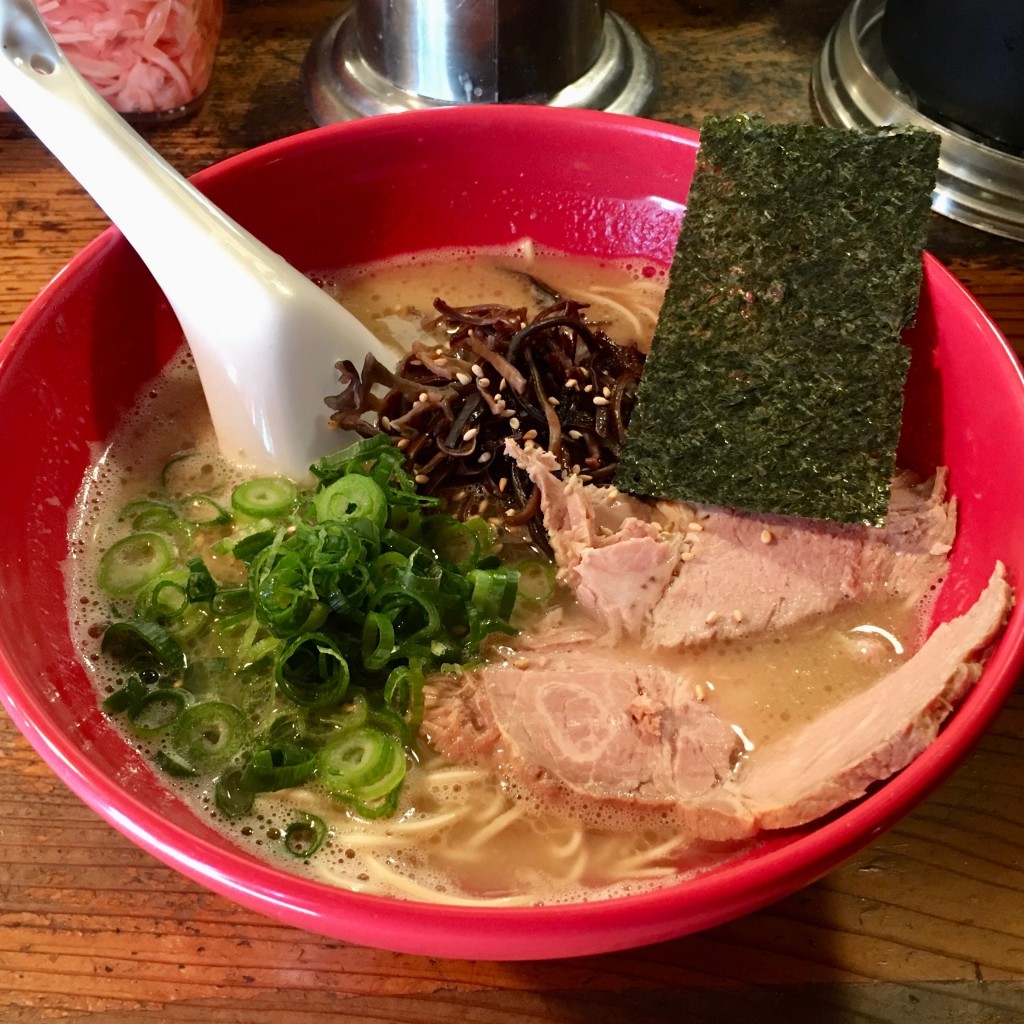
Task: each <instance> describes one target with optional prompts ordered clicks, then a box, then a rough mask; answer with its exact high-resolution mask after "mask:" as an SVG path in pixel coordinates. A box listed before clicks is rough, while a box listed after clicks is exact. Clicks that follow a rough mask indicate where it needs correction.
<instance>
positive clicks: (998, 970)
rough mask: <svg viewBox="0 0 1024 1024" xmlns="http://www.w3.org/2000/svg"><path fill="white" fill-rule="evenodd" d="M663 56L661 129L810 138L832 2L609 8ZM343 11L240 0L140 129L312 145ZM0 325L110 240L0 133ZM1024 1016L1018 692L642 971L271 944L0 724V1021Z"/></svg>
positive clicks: (1023, 772)
mask: <svg viewBox="0 0 1024 1024" xmlns="http://www.w3.org/2000/svg"><path fill="white" fill-rule="evenodd" d="M613 6H614V7H615V9H616V10H618V11H619V12H620V13H622V14H623V15H625V16H626V17H627V18H628V19H629V20H630V21H631V22H632V23H633V24H634V25H635V26H636V27H637V28H638V29H639V30H640V31H642V32H643V33H644V34H645V35H646V36H647V38H648V39H649V40H650V41H651V42H652V43H653V45H654V46H655V48H656V50H657V51H658V54H659V57H660V60H661V67H662V73H663V79H664V82H663V87H662V91H661V96H660V100H659V101H658V104H657V106H656V108H655V110H654V116H655V117H658V118H661V119H664V120H670V121H675V122H678V123H681V124H686V125H691V126H696V125H697V124H698V122H699V120H700V118H701V117H702V116H703V115H704V114H707V113H718V114H729V113H734V112H736V111H738V110H761V111H763V112H765V113H766V114H767V115H768V116H770V117H772V118H775V119H791V120H801V119H803V120H806V119H807V118H808V117H809V113H810V106H809V100H808V72H809V69H810V67H811V64H812V62H813V60H814V59H815V58H816V56H817V54H818V52H819V50H820V47H821V45H822V42H823V40H824V38H825V35H826V33H827V32H828V30H829V28H830V27H831V26H832V24H834V22H835V21H836V20H837V18H838V17H839V15H840V14H841V12H842V9H843V7H844V2H843V0H704V2H697V0H621V2H616V3H614V4H613ZM341 9H342V8H341V4H339V3H337V2H334V0H231V6H230V11H229V15H228V19H227V23H226V26H225V31H224V37H223V44H222V47H221V52H220V56H219V59H218V68H217V76H216V80H215V84H214V86H213V89H212V91H211V94H210V96H209V100H208V102H207V103H206V105H205V107H204V109H203V110H202V112H201V113H200V114H199V115H198V116H197V117H196V118H195V119H194V120H192V121H191V122H189V123H186V124H181V125H175V126H169V127H164V128H162V129H159V130H154V131H152V132H151V133H150V138H151V141H152V142H153V143H154V144H155V145H156V147H157V148H158V149H159V150H160V151H161V152H162V153H163V154H164V155H165V156H166V157H167V158H168V159H169V160H170V161H171V163H173V164H174V165H175V166H177V167H178V168H180V169H181V170H182V171H184V172H186V173H191V172H193V171H196V170H198V169H200V168H201V167H204V166H206V165H207V164H209V163H211V162H213V161H215V160H218V159H220V158H222V157H225V156H228V155H230V154H233V153H237V152H238V151H240V150H243V149H246V148H248V147H251V146H255V145H259V144H260V143H263V142H267V141H269V140H271V139H275V138H278V137H280V136H282V135H286V134H289V133H292V132H295V131H298V130H302V129H305V128H309V127H311V126H312V123H311V120H310V118H309V116H308V114H307V113H306V111H305V109H304V106H303V101H302V98H301V93H300V90H299V85H298V73H299V65H300V62H301V60H302V58H303V55H304V53H305V51H306V48H307V46H308V43H309V40H310V39H311V38H312V36H313V34H314V33H315V32H316V31H317V30H319V29H320V28H322V27H323V26H325V25H326V24H327V23H328V22H329V21H330V20H331V19H333V18H334V17H336V16H337V14H338V13H340V10H341ZM0 207H2V209H3V210H4V213H5V225H4V229H3V232H2V235H0V325H2V327H3V329H4V330H6V328H7V327H8V326H9V325H10V324H11V322H12V321H13V320H14V318H15V317H16V316H17V315H18V313H19V312H20V311H21V309H22V308H23V307H24V306H25V305H26V303H28V301H29V300H30V299H31V298H32V296H33V295H35V293H36V292H37V291H38V290H39V289H40V287H41V286H42V285H43V284H44V283H45V282H46V281H47V280H48V279H49V278H50V277H51V276H52V275H53V274H54V273H55V272H56V271H57V270H58V269H59V268H60V267H61V266H62V265H63V264H64V263H65V261H67V260H68V259H69V258H70V257H71V256H72V255H73V254H74V253H75V252H76V251H77V250H78V249H79V248H80V247H82V246H83V245H84V244H85V243H86V242H88V241H89V240H90V239H91V238H93V237H94V236H95V235H96V234H97V233H98V232H99V231H101V230H102V229H103V228H104V227H105V224H106V222H105V219H104V217H103V216H102V215H101V214H100V213H99V212H98V211H97V209H96V208H95V206H94V205H93V204H92V202H91V201H90V200H89V199H88V198H87V197H86V196H84V195H83V194H82V192H81V190H80V189H79V188H78V187H77V185H76V184H75V183H74V182H73V181H72V180H71V179H70V178H69V177H68V176H67V175H66V174H65V172H64V171H63V170H62V169H61V168H60V167H58V166H57V165H56V164H55V162H54V161H53V160H52V158H50V157H49V155H48V154H47V153H46V152H44V151H43V149H42V148H41V146H40V145H39V144H38V143H37V142H36V141H35V139H33V138H32V137H30V136H29V135H27V134H26V133H25V132H24V130H22V129H21V128H20V127H17V126H10V127H7V128H5V129H0ZM929 247H930V248H931V249H932V251H933V252H935V253H936V255H937V256H938V257H939V258H940V259H941V260H942V261H943V262H945V263H946V264H947V265H948V266H949V267H951V268H952V270H953V271H954V272H955V273H957V274H958V275H959V276H960V277H961V278H962V279H963V280H964V281H965V282H966V283H967V285H968V286H969V287H970V288H971V289H972V290H973V291H974V293H975V294H976V295H977V297H978V298H979V300H980V301H981V303H982V304H983V305H984V306H985V307H986V308H987V309H988V310H989V312H990V313H991V315H992V316H993V318H994V319H995V320H996V322H997V323H998V324H999V325H1000V326H1001V327H1002V329H1003V330H1004V331H1005V333H1006V335H1007V336H1008V337H1009V339H1010V340H1011V342H1012V343H1013V345H1014V346H1015V348H1016V349H1017V351H1018V352H1024V245H1021V244H1017V243H1012V242H1008V241H1005V240H1000V239H997V238H995V237H991V236H988V235H985V234H982V233H979V232H976V231H972V230H970V229H967V228H962V227H959V226H958V225H955V224H953V223H951V222H948V221H944V220H942V219H941V218H937V217H936V218H935V223H934V226H933V231H932V237H931V241H930V244H929ZM750 1019H760V1020H765V1019H767V1020H780V1021H804V1020H808V1021H826V1022H832V1021H844V1022H845V1021H875V1022H878V1021H885V1022H890V1021H891V1022H902V1021H910V1020H913V1021H915V1022H919V1021H927V1022H931V1021H956V1022H982V1021H984V1022H1008V1021H1016V1020H1024V694H1022V693H1020V692H1019V691H1018V693H1017V694H1016V696H1015V697H1014V698H1013V699H1012V700H1011V701H1010V703H1009V706H1008V707H1007V708H1006V710H1005V712H1004V713H1003V714H1002V716H1001V717H1000V718H999V719H998V720H997V722H996V723H995V725H994V727H993V728H992V729H991V731H990V732H989V734H988V735H987V736H986V737H985V738H984V739H983V741H982V742H981V744H980V745H979V747H978V748H977V750H976V751H975V753H974V754H973V755H972V756H971V758H970V759H969V760H968V761H967V762H966V763H965V764H964V765H963V767H962V768H961V769H960V770H959V771H958V772H957V773H956V774H955V776H954V777H953V778H952V779H951V780H950V781H949V782H947V783H946V784H945V785H944V786H943V787H942V788H941V789H940V790H939V791H938V792H937V793H936V794H935V795H934V796H933V797H932V798H931V799H930V800H928V801H927V802H926V803H925V804H924V805H922V806H921V807H920V808H919V809H918V810H917V811H916V813H914V814H912V815H911V816H910V817H908V818H907V819H906V820H905V821H903V822H902V823H901V824H900V825H899V826H898V827H896V828H894V829H893V830H892V831H891V832H889V833H888V834H886V835H884V836H882V837H881V838H880V839H878V840H877V841H876V842H875V843H874V844H873V845H872V846H870V847H869V848H868V849H866V850H864V851H863V853H861V854H860V855H859V856H857V857H855V858H853V859H852V860H851V861H849V862H848V863H846V864H844V865H843V866H842V867H840V868H839V869H837V870H836V871H834V872H832V873H831V874H830V875H828V876H827V877H826V878H824V879H823V880H821V881H820V882H818V883H817V884H815V885H812V886H810V887H809V888H807V889H805V890H803V891H802V892H799V893H796V894H795V895H793V896H791V897H790V898H788V899H784V900H782V901H781V902H779V903H777V904H775V905H773V906H771V907H769V908H768V909H766V910H763V911H761V912H760V913H756V914H753V915H752V916H750V917H747V918H745V919H743V920H740V921H736V922H734V923H731V924H728V925H724V926H722V927H719V928H715V929H712V930H711V931H708V932H705V933H703V934H700V935H695V936H692V937H689V938H685V939H680V940H677V941H674V942H668V943H664V944H661V945H657V946H653V947H649V948H646V949H640V950H636V951H633V952H627V953H620V954H614V955H606V956H594V957H587V958H580V959H574V960H565V961H552V962H542V963H514V964H506V963H485V962H469V961H442V960H435V959H425V958H419V957H414V956H405V955H399V954H393V953H385V952H379V951H376V950H371V949H365V948H361V947H356V946H346V945H344V944H340V943H337V942H331V941H327V940H325V939H322V938H319V937H317V936H313V935H308V934H305V933H303V932H299V931H295V930H293V929H291V928H288V927H285V926H283V925H278V924H276V923H274V922H272V921H269V920H267V919H265V918H263V917H261V916H259V915H257V914H254V913H252V912H250V911H247V910H242V909H240V908H239V907H237V906H234V905H233V904H231V903H229V902H227V901H226V900H225V899H222V898H221V897H219V896H215V895H212V894H211V893H209V892H207V891H206V890H204V889H202V888H200V887H199V886H198V885H195V884H193V883H191V882H189V881H187V880H185V879H184V878H182V877H181V876H179V875H178V874H176V873H175V872H173V871H171V870H170V869H169V868H166V867H164V866H163V865H162V864H161V863H159V862H157V861H156V860H154V859H153V858H152V857H150V856H149V855H147V854H145V853H143V852H142V851H140V850H139V849H137V848H136V847H135V846H133V845H132V844H131V843H129V842H128V841H127V840H126V839H124V838H122V837H121V836H120V835H119V834H118V833H116V832H115V831H114V830H113V829H111V828H110V827H108V826H107V825H106V824H104V823H103V822H102V821H101V820H100V819H99V818H98V817H96V816H95V815H94V814H93V813H92V812H91V811H90V810H88V809H87V808H86V807H85V806H84V805H82V804H81V803H80V802H79V801H78V800H77V799H76V798H75V797H73V796H72V795H71V793H70V792H69V791H68V790H66V789H65V788H64V787H63V786H62V785H61V784H60V783H58V782H57V781H56V779H55V778H54V776H53V775H52V774H51V773H50V771H49V770H48V769H47V768H46V767H45V766H44V764H43V763H42V761H41V760H40V759H39V758H38V757H37V756H36V755H35V753H34V752H33V751H32V750H31V749H30V748H29V746H28V744H27V743H26V742H25V741H24V740H23V739H22V738H21V737H20V735H19V734H18V733H17V732H16V730H15V729H14V727H13V725H12V724H11V723H10V721H9V720H8V719H7V718H6V717H5V716H2V715H0V1020H2V1021H4V1022H37V1021H69V1020H73V1021H97V1022H99V1021H119V1022H120V1021H148V1020H154V1021H155V1020H160V1021H161V1022H165V1024H172V1022H186V1021H187V1022H201V1024H215V1022H242V1021H244V1022H246V1024H282V1022H285V1024H290V1022H307V1021H334V1020H343V1021H399V1022H431V1024H434V1022H441V1021H455V1020H458V1021H474V1022H506V1021H507V1022H513V1021H522V1020H538V1021H576V1020H580V1021H584V1020H585V1021H587V1022H588V1024H604V1022H609V1021H618V1020H630V1021H637V1022H643V1021H674V1022H675V1021H678V1022H689V1021H699V1022H712V1021H714V1022H720V1024H724V1022H733V1021H736V1022H739V1021H743V1022H746V1021H748V1020H750Z"/></svg>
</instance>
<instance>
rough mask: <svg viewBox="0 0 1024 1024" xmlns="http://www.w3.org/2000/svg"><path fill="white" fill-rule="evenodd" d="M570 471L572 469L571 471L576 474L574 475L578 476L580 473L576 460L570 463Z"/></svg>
mask: <svg viewBox="0 0 1024 1024" xmlns="http://www.w3.org/2000/svg"><path fill="white" fill-rule="evenodd" d="M572 471H573V473H575V474H576V476H579V474H580V464H579V463H578V462H574V463H573V464H572Z"/></svg>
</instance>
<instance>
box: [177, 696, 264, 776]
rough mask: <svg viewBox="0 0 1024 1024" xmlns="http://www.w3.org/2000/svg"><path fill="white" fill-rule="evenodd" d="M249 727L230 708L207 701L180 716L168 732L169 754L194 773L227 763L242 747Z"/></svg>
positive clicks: (237, 713)
mask: <svg viewBox="0 0 1024 1024" xmlns="http://www.w3.org/2000/svg"><path fill="white" fill-rule="evenodd" d="M248 735H249V723H248V722H247V721H246V718H245V715H244V714H243V713H242V712H241V711H240V710H239V709H238V708H237V707H235V705H234V704H227V703H225V702H224V701H219V700H208V701H204V702H203V703H202V704H193V705H192V707H190V708H187V709H186V710H185V711H183V712H182V713H181V715H180V716H179V717H178V719H177V721H176V722H175V723H174V726H173V728H172V730H171V753H172V754H175V755H177V756H178V757H180V758H181V760H182V761H183V762H184V763H185V764H188V765H191V766H192V767H193V768H195V769H197V770H198V771H208V770H209V769H211V768H216V767H217V766H219V765H222V764H226V763H227V762H228V761H230V760H231V758H233V757H234V756H235V755H236V754H237V753H238V752H239V751H240V750H241V749H242V746H243V745H244V744H245V741H246V739H247V738H248Z"/></svg>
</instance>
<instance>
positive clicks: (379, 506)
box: [313, 473, 388, 528]
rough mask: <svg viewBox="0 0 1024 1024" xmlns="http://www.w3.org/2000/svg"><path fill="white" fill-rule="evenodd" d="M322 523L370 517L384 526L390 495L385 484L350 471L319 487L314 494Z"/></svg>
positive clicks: (318, 515)
mask: <svg viewBox="0 0 1024 1024" xmlns="http://www.w3.org/2000/svg"><path fill="white" fill-rule="evenodd" d="M313 504H314V506H315V507H316V517H317V519H318V520H319V521H320V522H321V523H326V522H329V521H331V520H337V519H340V520H345V519H351V518H358V519H369V520H370V522H372V523H374V524H375V525H376V526H378V527H381V528H383V526H384V524H385V523H386V522H387V518H388V499H387V496H386V495H385V493H384V490H383V488H381V486H380V485H379V484H377V483H375V482H374V481H373V480H371V479H370V478H369V477H366V476H358V475H356V474H355V473H350V474H349V475H348V476H343V477H341V478H340V479H338V480H335V481H334V483H333V484H331V485H330V486H329V487H325V488H324V489H323V490H322V491H318V492H317V493H316V495H315V497H314V498H313Z"/></svg>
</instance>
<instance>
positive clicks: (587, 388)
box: [583, 384, 594, 395]
mask: <svg viewBox="0 0 1024 1024" xmlns="http://www.w3.org/2000/svg"><path fill="white" fill-rule="evenodd" d="M593 390H594V385H593V384H587V385H586V386H585V387H584V388H583V393H584V394H585V395H589V394H590V392H591V391H593Z"/></svg>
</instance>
